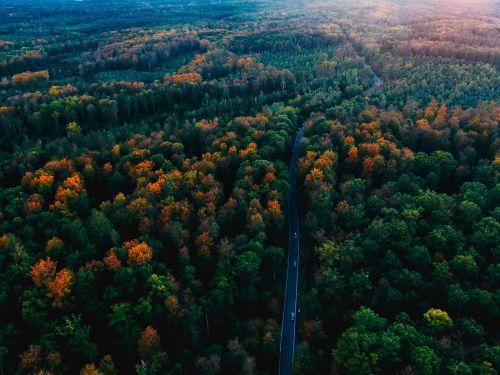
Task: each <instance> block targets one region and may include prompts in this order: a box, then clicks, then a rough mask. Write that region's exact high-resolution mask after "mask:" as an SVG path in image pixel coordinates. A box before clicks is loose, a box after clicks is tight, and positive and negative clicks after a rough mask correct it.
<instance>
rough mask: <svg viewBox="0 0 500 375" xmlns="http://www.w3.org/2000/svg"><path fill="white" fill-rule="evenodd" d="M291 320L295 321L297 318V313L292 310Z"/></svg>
mask: <svg viewBox="0 0 500 375" xmlns="http://www.w3.org/2000/svg"><path fill="white" fill-rule="evenodd" d="M290 320H291V321H292V322H293V321H294V320H295V313H294V312H293V311H292V314H291V315H290Z"/></svg>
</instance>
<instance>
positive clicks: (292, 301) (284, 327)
mask: <svg viewBox="0 0 500 375" xmlns="http://www.w3.org/2000/svg"><path fill="white" fill-rule="evenodd" d="M303 136H304V127H302V128H300V130H299V132H298V133H297V135H296V137H295V143H294V144H293V153H292V160H291V162H290V177H289V178H290V186H291V192H290V196H289V198H288V238H289V242H288V263H287V268H286V285H285V300H284V302H283V318H282V319H281V335H280V361H279V370H278V373H279V375H290V374H291V373H292V364H293V356H294V353H295V321H296V317H297V287H298V284H299V239H300V235H299V212H298V207H297V196H296V179H297V159H298V158H299V154H300V141H301V140H302V137H303ZM292 313H293V314H294V315H295V318H294V319H293V320H292V318H291V316H292Z"/></svg>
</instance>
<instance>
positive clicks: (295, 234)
mask: <svg viewBox="0 0 500 375" xmlns="http://www.w3.org/2000/svg"><path fill="white" fill-rule="evenodd" d="M293 239H294V240H296V239H297V232H293Z"/></svg>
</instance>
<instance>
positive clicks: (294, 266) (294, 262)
mask: <svg viewBox="0 0 500 375" xmlns="http://www.w3.org/2000/svg"><path fill="white" fill-rule="evenodd" d="M293 268H297V261H296V260H294V261H293Z"/></svg>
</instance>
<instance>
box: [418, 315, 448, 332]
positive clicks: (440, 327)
mask: <svg viewBox="0 0 500 375" xmlns="http://www.w3.org/2000/svg"><path fill="white" fill-rule="evenodd" d="M424 319H425V321H426V322H427V324H428V325H429V326H430V327H431V328H432V329H434V330H436V331H438V332H440V331H444V330H446V329H448V328H451V327H452V326H453V320H452V319H451V318H450V317H449V315H448V313H447V312H446V311H443V310H440V309H429V310H428V311H427V312H426V313H425V314H424Z"/></svg>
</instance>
